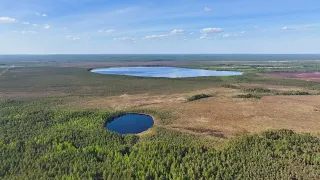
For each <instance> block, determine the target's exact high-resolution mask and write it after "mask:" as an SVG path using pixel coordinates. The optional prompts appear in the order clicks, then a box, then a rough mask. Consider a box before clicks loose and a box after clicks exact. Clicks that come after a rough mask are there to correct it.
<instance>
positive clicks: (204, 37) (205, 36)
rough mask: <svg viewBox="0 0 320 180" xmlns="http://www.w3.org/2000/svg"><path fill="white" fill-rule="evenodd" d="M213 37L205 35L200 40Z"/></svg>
mask: <svg viewBox="0 0 320 180" xmlns="http://www.w3.org/2000/svg"><path fill="white" fill-rule="evenodd" d="M211 38H212V37H210V36H208V34H204V35H202V36H200V38H199V39H211Z"/></svg>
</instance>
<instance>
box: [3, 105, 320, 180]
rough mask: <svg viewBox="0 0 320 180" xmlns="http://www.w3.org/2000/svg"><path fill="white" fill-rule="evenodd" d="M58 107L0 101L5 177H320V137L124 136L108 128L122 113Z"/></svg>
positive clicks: (163, 132) (275, 133) (159, 132)
mask: <svg viewBox="0 0 320 180" xmlns="http://www.w3.org/2000/svg"><path fill="white" fill-rule="evenodd" d="M54 103H59V102H53V101H52V100H1V101H0V114H1V116H0V132H1V133H0V152H1V153H0V178H1V179H112V180H115V179H119V180H120V179H320V139H319V138H318V137H316V136H313V135H310V134H297V133H295V132H293V131H291V130H284V129H282V130H270V131H266V132H262V133H258V134H250V135H243V136H241V137H235V138H230V139H226V140H220V139H214V140H212V139H207V138H205V137H203V136H198V135H193V134H188V133H182V132H178V131H173V130H170V129H167V128H163V127H161V126H158V127H155V128H153V130H152V131H153V133H150V134H146V135H144V136H137V135H120V134H117V133H113V132H110V131H107V130H106V129H105V127H104V124H105V123H106V121H108V119H110V117H113V116H116V115H117V114H119V113H121V112H119V111H102V110H81V111H80V110H66V109H60V108H56V105H55V104H54ZM150 113H151V114H153V115H154V116H159V117H160V118H163V116H161V114H160V115H159V113H155V112H150Z"/></svg>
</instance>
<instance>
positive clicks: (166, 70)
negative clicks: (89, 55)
mask: <svg viewBox="0 0 320 180" xmlns="http://www.w3.org/2000/svg"><path fill="white" fill-rule="evenodd" d="M91 72H94V73H99V74H113V75H127V76H139V77H166V78H185V77H203V76H239V75H242V74H243V73H242V72H236V71H214V70H204V69H190V68H177V67H112V68H101V69H93V70H91Z"/></svg>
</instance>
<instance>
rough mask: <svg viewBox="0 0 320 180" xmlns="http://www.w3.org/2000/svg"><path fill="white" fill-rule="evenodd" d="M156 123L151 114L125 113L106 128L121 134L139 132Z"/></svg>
mask: <svg viewBox="0 0 320 180" xmlns="http://www.w3.org/2000/svg"><path fill="white" fill-rule="evenodd" d="M153 124H154V121H153V119H152V117H151V116H148V115H143V114H125V115H123V116H119V117H117V118H115V119H113V120H112V121H110V122H108V123H107V124H106V128H107V129H108V130H110V131H114V132H117V133H120V134H138V133H141V132H143V131H146V130H148V129H149V128H151V127H152V126H153Z"/></svg>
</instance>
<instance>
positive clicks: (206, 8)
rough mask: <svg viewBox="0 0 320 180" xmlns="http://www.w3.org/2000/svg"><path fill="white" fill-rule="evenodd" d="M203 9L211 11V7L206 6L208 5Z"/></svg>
mask: <svg viewBox="0 0 320 180" xmlns="http://www.w3.org/2000/svg"><path fill="white" fill-rule="evenodd" d="M204 11H205V12H209V11H212V9H211V8H208V7H205V8H204Z"/></svg>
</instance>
